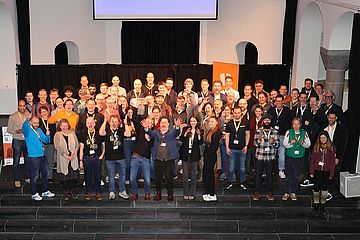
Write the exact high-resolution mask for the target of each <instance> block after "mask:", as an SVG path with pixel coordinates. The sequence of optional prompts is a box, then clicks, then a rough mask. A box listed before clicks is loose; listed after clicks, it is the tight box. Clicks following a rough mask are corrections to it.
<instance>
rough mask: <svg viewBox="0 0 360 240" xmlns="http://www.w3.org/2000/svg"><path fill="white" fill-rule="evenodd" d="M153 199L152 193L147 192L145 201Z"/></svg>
mask: <svg viewBox="0 0 360 240" xmlns="http://www.w3.org/2000/svg"><path fill="white" fill-rule="evenodd" d="M150 200H151V196H150V193H147V194H145V201H147V202H148V201H150Z"/></svg>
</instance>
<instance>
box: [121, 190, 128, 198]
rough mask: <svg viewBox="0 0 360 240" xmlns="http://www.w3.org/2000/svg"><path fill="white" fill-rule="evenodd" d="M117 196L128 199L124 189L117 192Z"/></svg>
mask: <svg viewBox="0 0 360 240" xmlns="http://www.w3.org/2000/svg"><path fill="white" fill-rule="evenodd" d="M119 196H120V197H121V198H123V199H129V195H127V193H126V191H123V192H119Z"/></svg>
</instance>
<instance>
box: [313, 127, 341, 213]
mask: <svg viewBox="0 0 360 240" xmlns="http://www.w3.org/2000/svg"><path fill="white" fill-rule="evenodd" d="M335 157H336V155H335V146H334V144H333V143H332V142H331V140H330V137H329V134H328V133H327V132H326V131H322V132H320V134H319V137H318V139H317V141H316V143H315V145H314V150H313V154H312V157H311V162H310V177H312V178H313V179H314V189H313V198H314V209H313V213H314V214H316V215H318V214H324V213H325V209H324V205H325V203H326V197H327V194H328V190H329V183H330V179H332V178H333V177H334V172H335Z"/></svg>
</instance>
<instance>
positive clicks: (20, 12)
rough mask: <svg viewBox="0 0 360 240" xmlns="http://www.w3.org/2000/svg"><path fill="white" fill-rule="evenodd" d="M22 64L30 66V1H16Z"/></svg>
mask: <svg viewBox="0 0 360 240" xmlns="http://www.w3.org/2000/svg"><path fill="white" fill-rule="evenodd" d="M16 10H17V25H18V37H19V52H20V62H21V64H23V65H30V63H31V58H30V14H29V1H28V0H16Z"/></svg>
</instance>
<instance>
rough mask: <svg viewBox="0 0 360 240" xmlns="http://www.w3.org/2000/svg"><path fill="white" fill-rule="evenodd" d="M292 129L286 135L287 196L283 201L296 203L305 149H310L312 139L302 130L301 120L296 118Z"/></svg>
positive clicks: (285, 195) (292, 123)
mask: <svg viewBox="0 0 360 240" xmlns="http://www.w3.org/2000/svg"><path fill="white" fill-rule="evenodd" d="M291 126H292V128H291V129H290V130H288V131H286V133H285V137H284V146H285V148H286V150H285V176H286V178H285V194H284V196H283V197H282V200H284V201H286V200H288V199H289V197H290V198H291V200H292V201H296V200H297V197H296V192H297V188H298V184H299V175H300V171H301V168H302V166H303V164H304V156H305V148H309V147H310V138H309V136H308V134H307V133H306V131H305V130H304V129H302V128H301V119H300V118H299V117H295V118H294V119H293V120H292V122H291Z"/></svg>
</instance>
